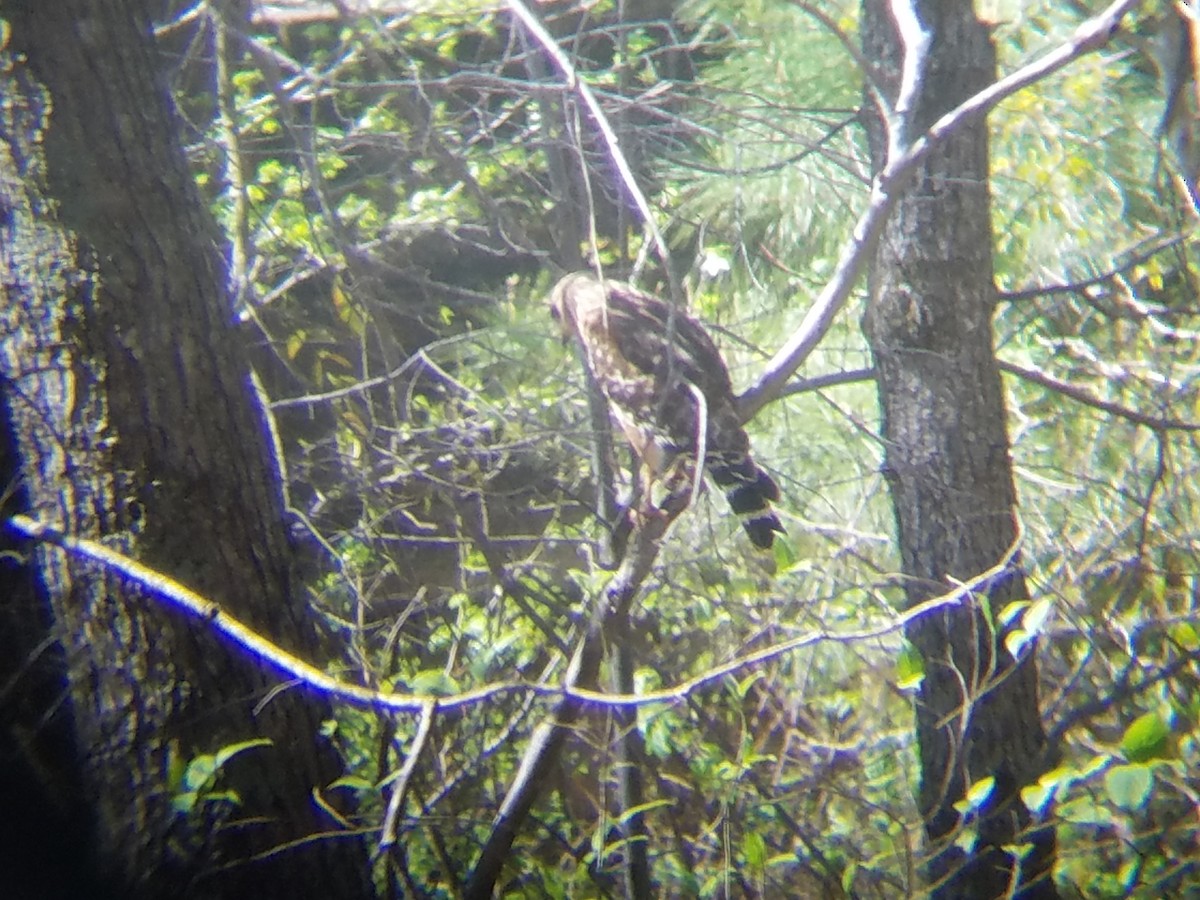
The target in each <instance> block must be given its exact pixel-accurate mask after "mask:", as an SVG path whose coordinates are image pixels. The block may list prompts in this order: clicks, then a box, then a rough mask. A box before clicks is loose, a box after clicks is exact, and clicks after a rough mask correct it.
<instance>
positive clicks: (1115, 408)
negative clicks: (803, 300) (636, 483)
mask: <svg viewBox="0 0 1200 900" xmlns="http://www.w3.org/2000/svg"><path fill="white" fill-rule="evenodd" d="M997 365H998V366H999V368H1000V371H1001V372H1007V373H1008V374H1009V375H1015V376H1017V377H1018V378H1022V379H1024V380H1025V381H1029V382H1032V383H1033V384H1036V385H1039V386H1041V387H1044V388H1046V389H1047V390H1051V391H1054V392H1055V393H1058V394H1062V395H1063V396H1064V397H1067V398H1068V399H1071V400H1074V401H1075V402H1076V403H1080V404H1082V405H1084V406H1090V407H1091V408H1092V409H1098V410H1100V411H1101V412H1106V413H1108V414H1109V415H1112V416H1116V417H1117V418H1119V419H1124V420H1125V421H1127V422H1131V423H1133V424H1134V425H1142V426H1144V427H1146V428H1149V429H1151V430H1152V431H1200V423H1198V422H1189V421H1187V420H1185V419H1167V418H1164V417H1162V416H1152V415H1150V414H1149V413H1144V412H1140V411H1138V410H1136V409H1132V408H1130V407H1128V406H1122V405H1121V404H1120V403H1113V402H1112V401H1111V400H1104V399H1102V398H1100V397H1097V396H1096V395H1095V394H1093V393H1091V392H1090V391H1089V390H1087V388H1084V387H1080V386H1079V385H1077V384H1071V382H1069V381H1063V380H1062V379H1061V378H1055V377H1054V376H1052V375H1047V374H1046V373H1045V372H1039V371H1038V370H1037V369H1029V368H1026V367H1025V366H1019V365H1017V364H1016V363H1013V362H1007V361H1006V360H997ZM874 377H875V370H874V369H848V370H847V371H845V372H830V373H828V374H825V375H816V376H814V377H812V378H800V379H797V380H795V381H790V382H788V383H787V384H786V385H785V386H784V388H783V390H781V391H780V392H779V396H780V397H791V396H794V395H795V394H807V393H811V392H813V391H823V390H826V389H827V388H832V387H840V386H841V385H844V384H856V383H859V382H863V381H870V380H871V379H873V378H874Z"/></svg>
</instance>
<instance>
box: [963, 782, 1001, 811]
mask: <svg viewBox="0 0 1200 900" xmlns="http://www.w3.org/2000/svg"><path fill="white" fill-rule="evenodd" d="M995 789H996V779H995V778H993V777H992V776H991V775H989V776H988V777H987V778H981V779H979V780H978V781H977V782H975V783H974V784H973V785H971V789H970V790H969V791H967V797H966V800H967V805H968V806H969V807H970V809H972V810H973V811H976V812H978V811H979V809H980V808H982V806H983V805H984V804H985V803H987V801H988V798H989V797H991V796H992V792H993V791H994V790H995Z"/></svg>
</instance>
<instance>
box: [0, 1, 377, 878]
mask: <svg viewBox="0 0 1200 900" xmlns="http://www.w3.org/2000/svg"><path fill="white" fill-rule="evenodd" d="M0 15H2V16H3V17H4V18H5V19H6V20H8V22H9V23H10V24H11V40H10V48H9V49H10V50H11V51H12V56H10V57H8V58H6V59H3V60H0V78H2V79H3V82H4V83H3V85H0V96H3V97H4V103H3V104H2V105H0V291H2V292H3V297H2V301H0V374H2V375H3V379H2V380H0V390H2V392H3V398H2V399H3V401H4V403H3V406H0V412H3V413H4V414H5V420H4V422H3V423H2V424H3V427H4V429H5V440H4V442H3V444H4V446H3V448H2V449H3V450H4V451H5V452H4V453H3V454H2V455H0V464H3V465H4V466H5V468H6V471H4V472H3V473H0V474H2V475H3V476H4V477H5V478H11V479H16V480H15V481H14V482H13V483H15V484H17V485H19V487H20V491H19V492H18V493H17V494H15V495H14V496H12V497H11V498H9V503H8V508H9V509H12V508H13V506H14V505H18V506H19V507H21V508H24V509H27V510H29V511H30V513H31V514H32V515H34V516H35V517H37V518H39V519H42V520H43V521H46V522H49V523H51V524H54V525H56V526H57V527H59V528H61V529H62V530H64V531H66V532H68V533H72V534H78V535H81V536H87V537H103V538H105V539H106V541H107V542H108V543H110V544H112V545H113V546H117V547H121V548H124V549H127V550H128V551H130V552H133V553H134V554H135V555H137V556H138V557H139V558H140V559H141V560H142V561H143V562H145V563H147V564H149V565H151V566H153V567H155V568H157V569H159V570H161V571H163V572H165V573H167V574H169V575H171V576H172V577H174V578H177V579H178V580H180V581H183V582H184V583H185V584H188V585H189V586H191V587H193V588H195V589H197V590H199V591H200V592H202V593H204V594H207V595H208V596H210V597H212V598H214V599H216V600H218V601H220V602H221V603H222V604H224V605H225V606H226V608H227V609H229V611H230V612H232V613H233V614H234V615H236V616H238V617H240V618H242V619H243V620H245V621H247V622H249V623H250V624H252V625H253V626H255V627H256V628H258V629H259V630H261V631H262V632H263V633H265V634H266V635H269V636H270V637H271V638H272V639H274V640H275V641H277V642H278V643H280V644H282V645H283V646H285V647H287V648H289V649H291V650H294V651H296V652H298V653H300V654H302V655H304V656H308V657H310V658H311V657H313V656H314V655H315V652H314V651H315V649H316V648H315V644H316V633H315V631H314V627H313V624H312V621H311V619H310V618H309V617H308V614H307V612H306V609H305V604H304V602H303V600H304V594H303V591H302V590H301V589H299V588H298V587H297V586H296V585H293V584H292V580H291V577H290V554H289V548H288V544H287V539H286V532H285V523H284V517H283V508H282V501H281V496H280V491H279V484H278V480H277V475H276V472H275V465H274V462H273V458H272V453H271V449H270V443H269V441H268V439H267V432H266V429H265V428H264V422H263V420H262V417H261V414H260V411H258V410H257V408H256V405H255V403H254V402H253V399H252V398H253V394H252V392H251V391H250V389H249V384H248V378H247V374H248V371H247V367H246V365H245V361H244V358H243V355H242V353H241V351H240V348H239V346H238V343H237V340H236V338H235V335H234V333H233V331H232V329H231V328H230V319H231V313H230V309H229V304H228V300H227V297H226V296H225V288H224V283H225V279H224V275H223V265H222V261H221V259H220V256H219V252H218V247H219V238H218V235H217V231H216V229H215V226H214V224H213V223H212V221H211V220H210V218H209V216H208V215H207V213H206V211H205V210H204V208H203V206H202V204H201V203H200V200H199V197H198V195H197V192H196V191H195V189H194V186H193V184H192V181H191V176H190V174H189V172H188V169H187V166H186V161H185V159H184V155H183V151H182V147H181V145H180V138H179V135H180V132H181V128H180V123H179V122H178V120H177V119H176V117H175V113H174V109H173V106H172V104H171V103H170V100H169V97H168V95H167V93H166V92H165V90H164V88H163V87H162V80H161V79H160V78H159V73H158V71H157V69H158V59H157V57H156V56H155V54H154V48H153V43H152V38H151V32H150V26H149V21H148V17H147V15H146V10H145V9H143V8H140V7H138V6H137V4H135V3H133V2H130V0H68V2H55V3H42V2H38V0H28V2H18V0H0ZM4 540H5V541H6V542H7V545H8V546H9V547H11V546H13V538H12V536H11V535H5V537H4ZM21 549H22V550H23V551H25V552H29V553H30V557H29V563H30V566H31V569H30V570H28V571H27V572H26V573H21V572H19V571H14V570H13V569H11V568H10V569H9V570H7V571H6V572H4V573H0V574H4V575H8V576H11V580H10V581H9V582H8V583H6V585H5V586H10V585H11V587H12V590H13V594H12V595H11V605H10V606H9V610H10V612H9V614H8V615H4V616H0V629H3V632H2V633H0V647H3V648H4V649H8V648H9V647H11V648H13V649H14V650H15V651H16V652H17V653H19V654H21V655H20V657H19V658H17V659H11V660H10V659H6V660H4V662H3V663H0V666H2V667H3V672H4V673H8V672H10V671H16V670H22V671H25V669H26V665H25V663H26V660H27V659H36V660H38V664H37V665H36V666H33V667H31V668H28V672H27V674H28V676H29V680H28V682H26V683H24V684H21V685H19V691H20V690H22V689H23V690H25V691H26V693H20V692H17V693H15V694H14V696H19V697H24V698H26V699H28V698H30V697H35V696H36V697H37V698H40V701H41V702H47V704H49V701H50V700H51V699H52V698H53V696H54V693H55V691H56V690H65V692H66V698H67V700H68V703H67V705H66V706H65V708H64V709H62V710H60V711H59V713H58V714H57V715H56V716H53V717H52V718H51V719H50V726H51V728H50V730H41V731H34V732H32V734H30V731H29V728H28V726H29V724H30V723H31V722H33V721H34V720H35V715H34V713H35V712H36V711H31V710H30V709H23V708H17V707H18V706H19V705H18V704H16V703H15V702H12V701H11V698H9V699H6V698H5V697H2V696H0V704H3V722H4V725H5V731H4V733H3V734H2V735H0V744H2V746H0V749H2V750H3V752H4V753H5V754H6V755H8V754H12V755H13V757H14V758H15V759H17V760H18V761H19V762H20V763H21V764H22V765H25V766H27V767H28V769H29V770H30V771H35V772H37V774H38V775H39V776H40V777H41V778H42V781H41V782H38V783H37V785H36V790H37V791H38V792H40V795H41V796H42V797H43V798H44V802H45V804H46V806H47V808H48V809H50V810H51V813H48V814H47V815H48V816H50V817H52V814H53V813H54V812H57V813H59V814H61V817H62V821H67V822H73V823H76V824H77V825H78V826H79V827H80V828H81V829H82V830H83V831H84V832H85V833H86V838H84V839H81V840H80V845H82V844H84V843H86V844H87V845H88V846H90V847H91V848H92V849H93V851H94V852H93V857H92V859H91V863H93V864H94V865H95V867H96V868H97V869H99V870H103V872H104V873H105V878H106V880H107V881H108V882H109V884H110V886H111V889H112V890H113V892H114V893H115V894H116V895H118V896H122V897H135V896H145V897H166V896H171V895H172V894H178V895H181V896H202V897H206V898H209V897H214V898H216V897H247V896H254V897H273V896H281V897H282V896H286V897H361V896H368V895H369V894H370V892H371V888H370V881H369V867H368V865H367V862H366V857H365V853H364V852H363V848H362V845H361V844H360V843H359V842H358V841H357V840H355V839H353V838H351V837H346V836H343V837H328V836H327V837H323V838H321V837H315V836H316V835H318V834H319V833H321V832H325V831H329V832H332V831H336V829H337V825H336V823H335V822H334V821H333V820H332V819H331V818H330V817H328V816H327V815H326V814H324V813H322V812H321V811H320V809H319V807H318V806H317V804H315V803H314V802H313V798H312V794H313V791H314V790H320V789H323V788H324V787H325V786H326V785H327V784H328V783H329V782H330V781H332V780H333V779H335V778H336V777H338V775H340V774H341V766H340V762H339V759H338V756H337V754H336V752H334V750H333V748H332V747H330V746H329V745H328V744H327V743H324V739H323V738H322V737H321V736H320V735H319V731H320V725H321V722H322V720H323V719H325V718H327V717H328V715H329V709H328V706H327V704H325V703H324V702H322V701H321V700H319V699H318V698H315V697H313V696H309V695H306V694H305V692H303V691H301V690H298V689H293V690H287V691H282V692H279V693H275V694H273V693H272V689H273V687H274V686H275V685H276V684H277V683H278V679H277V678H276V677H275V676H274V675H273V674H272V673H270V672H265V671H262V670H261V668H260V667H258V666H256V665H255V664H254V663H252V662H250V661H247V660H245V659H244V658H242V657H241V656H239V654H237V653H236V652H235V651H234V650H233V648H231V647H229V646H227V645H226V644H224V643H221V642H219V641H218V640H216V639H214V638H213V637H212V636H211V635H210V634H209V633H208V632H207V631H206V630H205V629H204V628H203V627H202V626H201V625H198V624H196V623H195V622H185V621H184V620H182V619H181V618H180V617H179V616H177V615H175V614H172V613H169V612H168V611H166V610H165V609H164V607H163V606H162V605H161V604H159V603H156V602H155V601H154V600H153V599H152V598H150V597H147V596H146V595H144V594H142V593H141V592H139V591H137V590H135V589H134V588H133V587H132V586H130V585H128V584H126V583H124V582H122V581H120V580H119V579H116V578H114V577H112V576H110V575H108V574H106V573H104V572H102V571H99V570H98V569H97V568H96V567H94V566H88V565H83V564H80V563H78V562H75V561H72V560H70V559H67V558H66V557H64V556H63V554H62V553H60V552H58V551H56V550H53V549H50V548H47V547H38V548H36V549H34V548H28V547H22V548H21ZM16 609H20V610H22V612H21V613H16V612H12V610H16ZM47 636H50V637H52V638H53V639H55V640H56V641H57V642H58V645H59V646H60V647H61V648H62V652H61V655H60V656H55V654H53V653H46V652H43V653H42V654H41V655H40V656H35V655H33V652H34V651H35V650H36V649H37V648H38V647H39V645H40V643H41V642H42V641H43V640H44V639H45V638H46V637H47ZM34 688H37V691H38V692H37V693H34V692H33V689H34ZM52 709H53V707H52V706H51V705H47V706H46V707H45V708H44V709H43V710H41V712H42V713H48V712H50V711H51V710H52ZM24 737H29V738H30V739H28V740H25V739H24ZM68 737H69V738H70V739H71V745H70V746H68V745H67V744H66V743H65V742H66V739H67V738H68ZM255 738H267V739H269V740H270V741H271V742H272V743H271V746H270V747H265V748H257V749H253V750H249V751H247V752H245V753H243V754H241V755H239V756H237V757H235V759H234V760H233V761H232V762H230V763H229V764H228V766H227V767H226V769H225V770H224V771H223V773H222V777H223V778H224V780H223V781H222V782H221V784H220V787H222V788H224V789H232V790H234V791H236V792H237V793H238V795H240V799H241V802H240V804H239V805H237V806H229V805H225V806H224V807H221V806H220V805H219V804H216V805H207V806H205V807H204V808H203V812H202V814H200V815H193V816H191V817H186V816H182V815H180V814H178V813H177V812H176V811H174V810H173V808H172V805H171V800H172V793H173V792H176V791H178V784H177V783H175V782H174V781H173V779H172V770H173V769H174V770H175V771H176V772H178V768H179V763H186V762H187V761H189V760H191V759H193V758H194V757H196V756H197V755H199V754H203V753H212V752H215V751H217V750H219V749H220V748H222V747H225V746H228V745H230V744H233V743H236V742H241V741H246V740H251V739H255ZM2 786H3V782H0V787H2ZM6 810H8V811H7V812H6V813H5V815H6V817H8V816H11V815H14V813H13V811H12V809H11V808H10V807H6ZM18 815H19V814H18ZM304 838H311V839H310V840H308V841H304V840H302V839H304ZM291 842H297V843H295V844H294V846H292V847H291V848H287V847H285V846H284V845H287V844H289V843H291ZM5 849H8V848H7V847H6V848H5ZM271 851H275V852H271ZM60 852H61V851H60ZM67 855H70V854H69V853H68V854H67ZM26 862H29V863H32V861H26V860H20V859H18V860H15V861H13V862H12V863H11V865H10V866H6V872H10V871H12V868H11V867H12V866H13V865H15V866H21V865H22V864H23V863H26ZM7 877H8V875H7V874H6V878H7ZM45 877H46V879H47V884H48V885H49V890H51V891H53V890H55V889H56V888H55V886H54V885H53V884H50V882H51V881H53V880H54V879H52V878H51V877H50V876H49V875H47V876H45ZM87 877H89V876H88V874H87V873H86V870H83V874H80V875H79V878H87ZM35 878H36V876H35ZM63 891H64V893H66V894H68V895H73V896H83V895H84V893H83V892H81V891H80V890H79V889H78V888H75V889H67V888H63ZM35 893H36V892H35ZM37 895H39V896H47V894H46V893H45V892H43V893H41V894H37ZM89 895H92V894H91V892H89Z"/></svg>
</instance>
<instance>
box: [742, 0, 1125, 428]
mask: <svg viewBox="0 0 1200 900" xmlns="http://www.w3.org/2000/svg"><path fill="white" fill-rule="evenodd" d="M1137 5H1138V0H1115V2H1114V3H1112V4H1111V5H1110V6H1109V7H1108V8H1107V9H1105V10H1104V11H1103V12H1101V13H1099V14H1098V15H1096V16H1093V17H1092V18H1091V19H1088V20H1087V21H1086V22H1084V23H1083V24H1082V25H1080V26H1079V27H1078V28H1077V29H1075V32H1074V34H1072V35H1071V38H1070V39H1069V40H1067V41H1066V42H1065V43H1063V44H1062V45H1061V46H1059V47H1058V48H1057V49H1055V50H1052V51H1051V52H1049V53H1047V54H1046V55H1045V56H1043V57H1042V58H1041V59H1039V60H1037V61H1035V62H1032V63H1030V64H1029V65H1027V66H1023V67H1021V68H1020V69H1018V70H1017V71H1015V72H1013V73H1012V74H1010V75H1007V76H1005V77H1004V78H1001V79H1000V80H999V81H997V82H996V83H995V84H993V85H991V86H990V87H988V88H986V89H985V90H982V91H980V92H979V93H978V94H976V95H975V96H974V97H971V98H970V99H968V100H966V101H964V102H963V103H961V104H959V106H957V107H956V108H954V109H953V110H951V111H950V112H948V113H947V114H946V115H944V116H942V117H941V118H940V119H938V120H937V121H936V122H934V123H933V125H932V126H931V127H930V128H929V131H928V132H926V134H925V135H923V136H922V137H921V138H920V139H919V140H917V141H916V142H914V143H913V144H912V146H911V147H909V148H908V149H907V150H905V152H903V153H902V154H900V155H899V156H897V157H894V158H889V159H888V161H887V164H886V165H885V166H884V167H883V171H881V172H880V173H879V175H878V176H877V177H876V178H875V181H874V183H873V184H872V186H871V195H870V199H869V201H868V203H867V208H866V210H865V211H864V212H863V214H862V216H861V217H859V220H858V222H857V223H856V224H855V226H854V230H853V232H852V233H851V239H850V242H849V243H848V244H847V246H846V247H845V249H844V250H843V251H842V255H841V258H840V259H839V260H838V265H837V268H836V269H835V270H834V273H833V277H832V278H830V280H829V283H828V284H826V286H825V288H824V290H822V291H821V293H820V295H819V296H818V297H817V299H816V301H815V302H814V303H813V305H812V307H811V308H810V309H809V311H808V314H807V315H805V317H804V320H803V321H802V322H801V323H800V327H799V328H797V329H796V331H795V332H794V333H793V334H792V335H791V337H789V338H788V340H787V341H786V342H785V343H784V345H783V346H782V347H780V348H779V351H778V352H777V353H776V354H775V356H773V357H772V358H771V360H770V362H768V363H767V367H766V369H765V370H764V371H763V374H762V375H761V376H760V377H759V379H758V380H757V381H756V382H755V383H754V384H753V385H752V386H751V387H750V389H749V390H747V391H746V392H745V393H744V394H742V396H741V397H740V398H739V407H740V410H741V413H742V418H743V419H744V420H745V419H750V418H752V417H753V416H754V414H755V413H757V412H758V411H759V410H760V409H762V408H763V407H764V406H765V405H766V404H767V403H770V402H771V401H772V400H775V399H777V398H778V397H779V396H780V394H781V393H782V392H783V391H784V389H785V387H786V385H787V381H788V379H789V378H791V376H792V375H793V374H794V373H795V372H796V370H797V369H799V368H800V366H801V365H803V363H804V361H805V360H806V359H807V358H808V356H809V354H811V353H812V351H813V350H814V349H815V348H816V346H817V345H818V344H819V343H820V342H821V339H822V338H823V337H824V336H825V334H826V332H828V331H829V328H830V327H831V326H832V325H833V322H834V319H836V318H837V315H838V313H839V312H841V310H842V308H843V307H844V306H845V305H846V302H847V301H848V300H849V298H850V294H851V292H852V291H853V289H854V286H855V284H856V283H857V282H858V277H859V275H861V274H862V272H863V269H864V268H866V265H867V260H868V259H869V258H870V256H871V254H872V253H873V252H874V251H875V245H876V244H877V243H878V241H879V236H880V235H881V234H882V233H883V226H884V224H885V223H886V222H887V219H888V216H889V215H890V214H891V211H892V207H893V206H895V204H896V200H897V199H898V197H899V194H900V192H901V191H902V190H903V188H904V185H905V183H906V182H907V180H908V179H909V177H911V176H912V174H913V173H914V171H915V170H916V167H917V166H918V165H919V164H920V163H921V162H922V161H923V160H924V159H925V157H926V156H928V155H929V154H930V153H931V152H932V151H933V150H934V148H936V147H938V146H939V145H940V144H941V143H942V142H943V141H945V140H946V138H947V137H949V136H950V135H951V134H953V133H954V132H955V131H956V130H957V129H959V128H961V127H962V126H963V125H965V124H966V123H967V122H970V121H973V120H974V119H976V118H978V117H980V116H982V115H984V114H985V113H987V112H988V110H990V109H991V108H992V107H994V106H996V104H998V103H1000V102H1001V101H1002V100H1005V99H1007V98H1008V97H1011V96H1012V95H1013V94H1015V93H1017V92H1018V91H1021V90H1023V89H1024V88H1026V87H1028V86H1029V85H1031V84H1034V83H1036V82H1038V81H1040V80H1042V79H1043V78H1046V77H1047V76H1049V75H1051V74H1053V73H1054V72H1057V71H1058V70H1059V69H1062V68H1063V67H1064V66H1066V65H1068V64H1069V63H1071V62H1073V61H1074V60H1076V59H1078V58H1079V57H1081V56H1083V55H1085V54H1087V53H1091V52H1093V51H1095V50H1098V49H1099V48H1101V47H1103V46H1104V45H1105V44H1106V43H1108V41H1109V39H1110V38H1111V37H1112V36H1113V34H1114V33H1115V31H1116V30H1117V27H1118V26H1119V24H1120V22H1121V19H1122V18H1123V17H1124V16H1125V14H1126V13H1127V12H1129V11H1130V10H1131V9H1133V8H1134V7H1135V6H1137Z"/></svg>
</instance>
